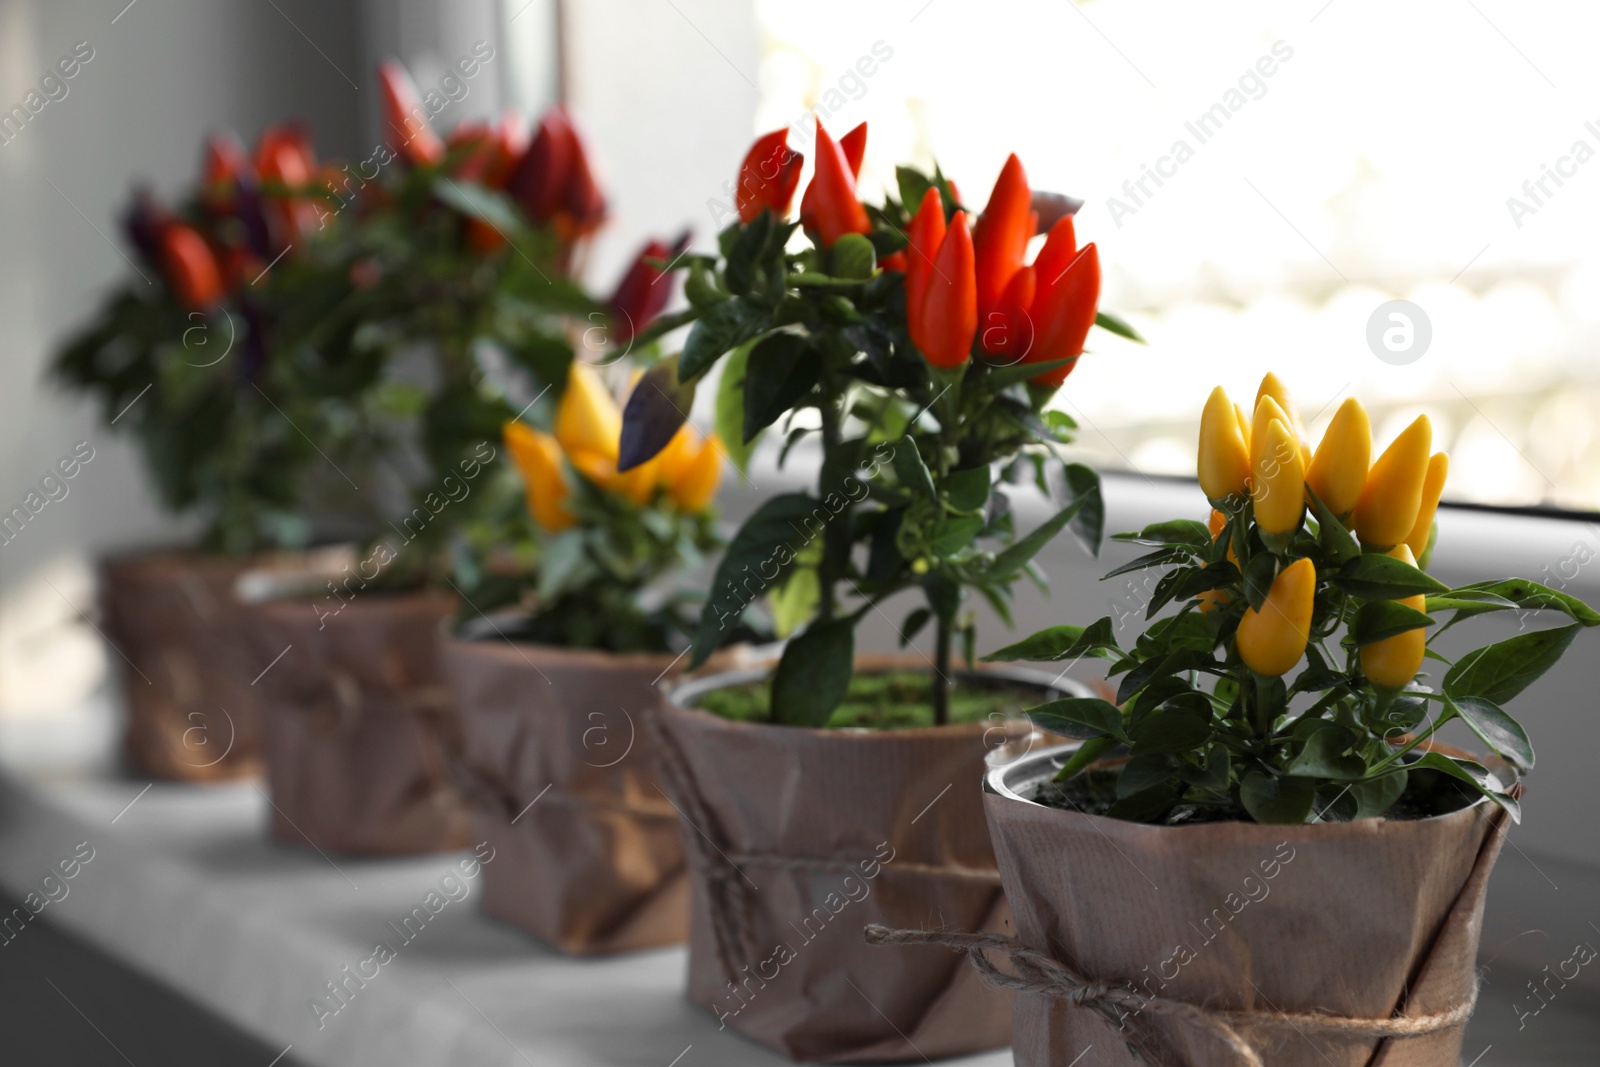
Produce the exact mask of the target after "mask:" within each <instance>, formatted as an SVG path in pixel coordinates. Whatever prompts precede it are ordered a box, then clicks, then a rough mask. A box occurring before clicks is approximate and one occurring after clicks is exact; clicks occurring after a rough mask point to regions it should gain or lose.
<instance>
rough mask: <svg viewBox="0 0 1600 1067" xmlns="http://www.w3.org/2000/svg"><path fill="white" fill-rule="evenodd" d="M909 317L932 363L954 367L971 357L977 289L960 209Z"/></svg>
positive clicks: (914, 337)
mask: <svg viewBox="0 0 1600 1067" xmlns="http://www.w3.org/2000/svg"><path fill="white" fill-rule="evenodd" d="M926 203H927V201H926V200H924V204H926ZM907 318H908V322H907V325H908V326H909V327H910V330H911V340H912V341H913V342H915V344H916V346H917V347H918V348H920V349H921V350H922V354H923V355H924V356H926V357H927V360H928V362H929V363H932V364H933V365H934V366H936V367H958V366H960V365H961V364H962V363H965V362H966V361H967V358H968V357H969V356H970V355H971V353H972V339H973V337H974V335H976V334H977V332H978V291H977V279H976V275H975V265H974V259H973V252H972V233H971V231H970V230H969V229H968V227H967V216H966V215H965V214H964V213H959V212H958V213H957V214H956V216H955V218H954V219H952V220H951V222H950V226H949V229H948V231H947V232H946V233H945V235H944V240H943V241H941V242H940V243H939V254H938V255H936V256H935V257H934V259H933V266H932V269H931V270H930V271H929V273H928V277H927V281H926V286H925V291H924V292H923V294H922V299H921V301H920V302H919V305H918V307H917V309H916V311H915V313H911V312H910V310H909V309H908V314H907Z"/></svg>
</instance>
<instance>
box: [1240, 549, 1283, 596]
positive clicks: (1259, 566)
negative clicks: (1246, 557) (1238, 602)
mask: <svg viewBox="0 0 1600 1067" xmlns="http://www.w3.org/2000/svg"><path fill="white" fill-rule="evenodd" d="M1277 577H1278V555H1277V553H1275V552H1258V553H1256V554H1255V555H1254V556H1251V557H1250V562H1249V563H1247V564H1245V567H1244V599H1245V602H1246V603H1248V604H1249V605H1250V606H1251V607H1252V608H1255V609H1256V610H1257V611H1260V610H1261V605H1263V604H1265V603H1266V602H1267V594H1269V593H1271V592H1272V583H1273V582H1274V581H1276V580H1277Z"/></svg>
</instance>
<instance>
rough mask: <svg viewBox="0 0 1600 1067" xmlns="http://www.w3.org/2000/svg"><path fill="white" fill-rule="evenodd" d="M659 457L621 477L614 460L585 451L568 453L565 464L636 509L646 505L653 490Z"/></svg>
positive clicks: (584, 449) (582, 449)
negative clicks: (568, 464) (632, 504)
mask: <svg viewBox="0 0 1600 1067" xmlns="http://www.w3.org/2000/svg"><path fill="white" fill-rule="evenodd" d="M659 459H660V457H659V456H657V457H654V458H652V459H650V460H648V461H646V462H644V463H641V464H639V466H637V467H634V468H632V469H630V470H628V471H625V472H623V473H621V474H618V473H617V460H616V457H615V456H614V455H612V456H607V455H603V454H601V453H599V452H595V451H592V450H590V449H586V448H579V449H571V450H569V451H568V452H567V461H568V462H569V463H571V464H572V466H573V467H574V468H575V469H576V470H577V471H578V473H580V474H582V475H583V476H584V477H585V478H587V479H588V480H589V481H590V482H591V483H593V484H594V485H596V486H598V487H599V488H601V489H603V490H605V491H606V492H608V493H613V494H615V495H617V496H620V497H622V498H624V499H626V500H629V501H631V502H633V503H634V504H636V505H638V506H639V507H643V506H644V505H646V504H648V503H650V498H651V496H652V495H654V493H655V489H656V471H657V470H658V469H659V466H660V464H659Z"/></svg>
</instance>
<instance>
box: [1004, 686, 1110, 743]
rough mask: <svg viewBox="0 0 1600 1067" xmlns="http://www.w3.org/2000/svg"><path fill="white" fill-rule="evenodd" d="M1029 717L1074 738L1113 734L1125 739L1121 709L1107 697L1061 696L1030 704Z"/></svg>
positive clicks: (1078, 739) (1027, 713)
mask: <svg viewBox="0 0 1600 1067" xmlns="http://www.w3.org/2000/svg"><path fill="white" fill-rule="evenodd" d="M1025 714H1026V715H1027V716H1028V721H1029V722H1031V723H1033V725H1035V726H1037V727H1038V728H1039V729H1041V730H1048V731H1049V732H1050V733H1053V734H1060V735H1061V736H1062V737H1070V738H1072V739H1073V740H1075V741H1086V740H1088V739H1089V738H1091V737H1114V738H1116V739H1117V740H1119V741H1127V740H1128V734H1127V731H1126V729H1125V728H1124V726H1123V722H1122V712H1121V711H1119V710H1118V709H1117V706H1116V705H1115V704H1113V703H1111V702H1110V701H1108V700H1101V699H1100V698H1099V697H1063V698H1062V699H1060V700H1052V701H1050V702H1049V703H1047V704H1040V705H1039V706H1038V707H1036V708H1029V709H1027V711H1026V712H1025Z"/></svg>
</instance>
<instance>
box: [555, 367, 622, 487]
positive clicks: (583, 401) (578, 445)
mask: <svg viewBox="0 0 1600 1067" xmlns="http://www.w3.org/2000/svg"><path fill="white" fill-rule="evenodd" d="M555 431H556V440H557V441H559V442H561V447H562V448H563V449H565V450H566V452H567V454H568V455H572V454H574V453H577V452H592V453H594V454H595V455H598V456H603V457H605V458H607V459H610V460H611V461H612V462H613V464H615V462H616V458H617V449H618V446H619V444H620V441H621V438H622V412H621V410H619V409H618V407H617V402H616V401H615V400H613V399H612V398H611V393H610V391H609V390H608V389H606V383H605V382H604V381H602V380H601V379H600V375H598V374H596V373H595V371H594V368H592V367H590V366H589V365H588V364H586V363H580V362H578V361H576V360H574V361H573V363H572V369H571V370H570V371H568V372H567V388H566V391H565V392H563V393H562V394H561V403H560V404H559V405H557V407H556V426H555Z"/></svg>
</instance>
